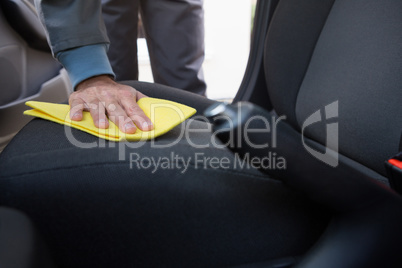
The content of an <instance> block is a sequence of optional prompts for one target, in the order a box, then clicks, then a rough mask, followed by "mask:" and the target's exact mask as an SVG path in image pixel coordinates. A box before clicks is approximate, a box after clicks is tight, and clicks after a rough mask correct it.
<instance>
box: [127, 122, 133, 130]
mask: <svg viewBox="0 0 402 268" xmlns="http://www.w3.org/2000/svg"><path fill="white" fill-rule="evenodd" d="M124 128H125V130H131V129H134V128H135V126H134V124H132V123H127V124H125V125H124Z"/></svg>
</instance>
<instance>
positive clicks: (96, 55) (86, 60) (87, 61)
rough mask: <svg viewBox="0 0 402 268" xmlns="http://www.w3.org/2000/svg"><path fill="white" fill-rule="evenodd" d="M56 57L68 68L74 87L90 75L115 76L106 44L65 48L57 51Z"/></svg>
mask: <svg viewBox="0 0 402 268" xmlns="http://www.w3.org/2000/svg"><path fill="white" fill-rule="evenodd" d="M56 58H57V60H58V61H59V62H60V63H61V64H62V65H63V66H64V68H65V69H66V70H67V73H68V76H69V77H70V80H71V83H72V85H73V88H74V89H75V87H76V86H77V85H78V84H79V83H80V82H82V81H84V80H85V79H88V78H90V77H94V76H98V75H111V76H113V77H114V78H115V74H114V73H113V70H112V67H111V65H110V62H109V59H108V57H107V46H106V45H105V44H96V45H88V46H82V47H77V48H73V49H69V50H64V51H61V52H59V53H57V55H56Z"/></svg>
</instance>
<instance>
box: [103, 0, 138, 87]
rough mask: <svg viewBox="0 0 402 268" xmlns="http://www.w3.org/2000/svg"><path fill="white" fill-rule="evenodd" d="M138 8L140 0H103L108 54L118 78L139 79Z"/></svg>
mask: <svg viewBox="0 0 402 268" xmlns="http://www.w3.org/2000/svg"><path fill="white" fill-rule="evenodd" d="M138 9H139V1H138V0H102V13H103V19H104V21H105V25H106V29H107V33H108V36H109V39H110V47H109V52H108V56H109V60H110V63H111V64H112V68H113V71H114V72H115V74H116V79H117V80H138V59H137V32H138V28H137V27H138Z"/></svg>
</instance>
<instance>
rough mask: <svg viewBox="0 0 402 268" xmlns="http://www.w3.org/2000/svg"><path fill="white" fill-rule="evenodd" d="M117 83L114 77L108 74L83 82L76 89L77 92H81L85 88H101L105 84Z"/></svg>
mask: <svg viewBox="0 0 402 268" xmlns="http://www.w3.org/2000/svg"><path fill="white" fill-rule="evenodd" d="M115 83H116V82H115V81H114V79H113V76H111V75H108V74H101V75H97V76H92V77H90V78H87V79H85V80H83V81H81V82H80V83H79V84H78V85H77V86H76V88H75V90H76V91H77V90H80V89H83V88H88V87H93V86H100V85H105V84H115Z"/></svg>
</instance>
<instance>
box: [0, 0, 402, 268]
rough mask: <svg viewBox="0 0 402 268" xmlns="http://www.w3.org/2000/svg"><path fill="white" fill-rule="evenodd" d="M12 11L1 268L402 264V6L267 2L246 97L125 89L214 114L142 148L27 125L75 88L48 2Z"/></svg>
mask: <svg viewBox="0 0 402 268" xmlns="http://www.w3.org/2000/svg"><path fill="white" fill-rule="evenodd" d="M0 9H1V10H0V32H1V38H0V76H1V78H2V79H1V81H2V82H1V84H2V90H1V93H0V119H1V129H0V143H1V144H0V145H2V146H5V148H4V150H3V151H2V152H1V154H0V267H15V268H20V267H21V268H25V267H267V268H274V267H276V268H278V267H281V268H286V267H309V268H339V267H342V268H360V267H361V268H370V267H395V268H398V267H402V257H401V253H400V249H401V248H402V228H401V226H402V199H401V196H400V194H401V193H402V183H401V180H402V153H401V151H402V135H401V134H402V127H401V118H402V105H401V103H402V90H401V85H402V53H401V52H402V32H401V29H402V16H401V14H402V1H400V0H383V1H375V0H303V1H300V0H260V1H258V2H257V7H256V14H255V18H254V26H253V33H252V43H251V48H250V57H249V62H248V66H247V70H246V72H245V74H244V78H243V82H242V84H241V85H240V88H239V90H238V93H237V95H236V97H235V98H234V100H233V102H232V103H230V104H227V103H222V102H218V101H214V100H210V99H207V98H204V97H201V96H198V95H195V94H191V93H188V92H184V91H182V90H180V89H175V88H171V87H167V86H163V85H159V84H154V83H146V82H140V81H124V82H123V83H125V84H127V85H130V86H132V87H134V88H136V89H137V90H139V91H141V92H142V93H144V94H145V95H147V96H150V97H155V98H162V99H167V100H172V101H176V102H179V103H182V104H186V105H188V106H191V107H194V108H195V109H196V110H197V114H196V115H195V116H194V117H193V118H192V119H189V120H187V121H185V122H183V123H182V124H181V125H180V126H178V127H176V128H174V129H173V130H172V131H170V132H169V133H167V134H165V135H163V136H161V137H158V138H156V139H155V140H154V141H148V142H144V143H142V144H141V146H140V145H138V146H137V144H136V143H130V142H120V143H115V142H110V141H104V140H101V139H98V138H97V137H94V136H91V135H89V134H87V133H84V132H81V131H79V130H76V129H71V130H68V131H69V133H70V134H69V135H66V131H67V130H66V128H65V127H64V126H62V125H59V124H56V123H53V122H49V121H46V120H43V119H33V120H31V118H27V117H26V116H23V114H22V113H23V111H24V110H26V109H27V107H26V106H25V102H26V101H29V100H38V101H47V102H53V103H63V102H64V103H65V102H66V101H67V98H68V96H69V94H70V93H71V92H72V89H71V84H70V83H69V81H68V77H67V75H66V72H65V71H64V69H63V68H61V66H60V65H59V64H58V63H57V62H56V61H55V60H54V59H53V58H52V55H51V52H50V49H49V47H48V45H47V42H46V34H45V32H44V30H43V28H42V26H41V25H40V22H39V20H38V18H37V15H36V12H35V9H34V7H33V5H32V3H31V2H30V1H25V0H2V1H1V2H0ZM228 10H230V9H229V8H228ZM222 118H225V120H223V119H222ZM250 118H257V119H256V120H252V121H250V120H249V119H250ZM229 122H230V124H229ZM267 122H273V123H274V124H273V125H270V126H271V127H267ZM245 128H251V129H253V130H255V131H252V132H250V133H248V134H247V135H246V134H244V132H242V131H241V130H243V129H245ZM185 129H193V130H199V132H197V131H194V132H192V133H194V135H191V136H190V138H191V142H189V140H188V139H187V140H186V139H184V138H183V137H182V136H180V133H181V131H184V130H185ZM72 140H73V142H72ZM172 142H175V143H174V146H164V145H170V144H172ZM212 142H216V143H218V144H219V145H220V146H219V148H212V147H211V146H208V145H209V144H210V143H212ZM192 143H193V144H194V143H195V144H203V145H206V146H204V147H202V148H201V147H196V146H191V144H192ZM6 144H7V145H6ZM77 144H78V145H79V146H77ZM255 144H269V145H270V146H265V147H256V146H253V145H255ZM173 154H177V155H180V157H183V158H187V159H190V160H191V161H192V162H191V161H190V162H191V163H190V165H189V168H188V170H187V172H181V171H180V170H177V169H173V168H172V169H168V168H167V169H163V170H155V172H151V171H152V170H149V169H148V170H146V169H144V168H141V167H140V166H139V165H138V162H134V160H133V156H140V155H141V157H144V158H147V159H152V157H155V156H158V157H170V156H171V155H173ZM195 155H203V156H205V157H209V158H212V157H217V158H220V159H223V158H225V159H229V161H239V162H238V163H240V162H241V161H243V160H244V161H245V162H241V163H246V162H249V161H254V160H256V161H257V160H262V159H266V157H267V156H269V157H270V158H269V161H271V162H270V163H271V164H272V163H273V162H272V161H277V162H276V163H278V162H279V160H280V159H283V160H285V161H286V164H285V165H284V166H283V165H282V168H280V167H278V168H276V167H275V165H274V166H273V165H263V164H261V165H259V166H258V168H251V169H248V168H246V167H247V164H244V165H243V166H242V165H238V166H235V167H231V168H230V169H225V168H222V167H220V168H216V169H215V168H197V165H198V162H197V161H196V160H195V159H194V156H195ZM239 159H240V160H239ZM253 159H254V160H253Z"/></svg>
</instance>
